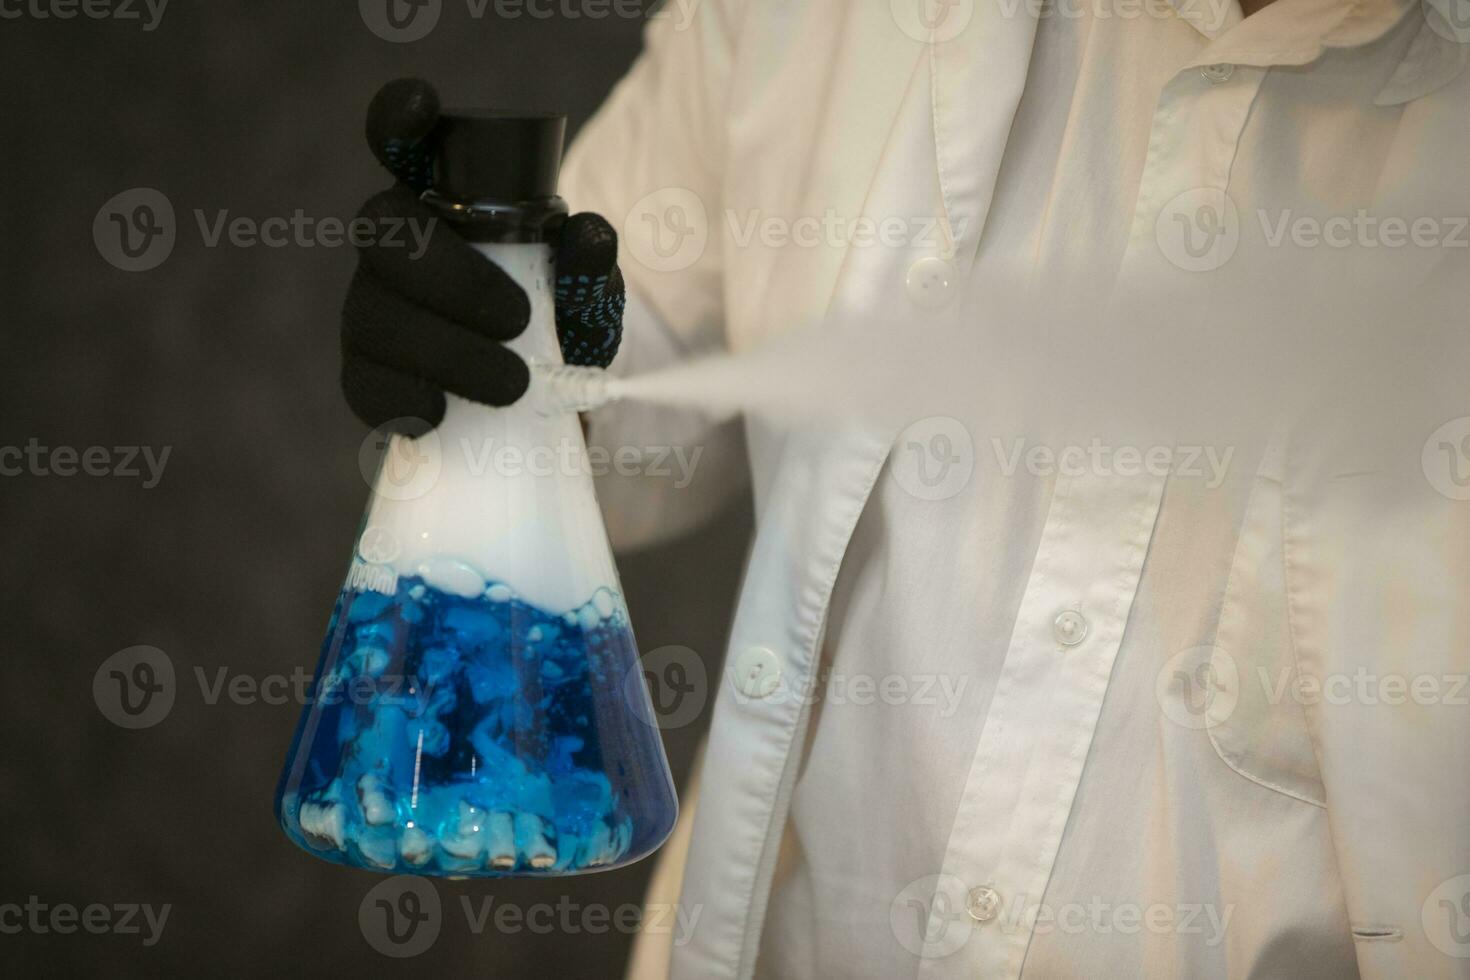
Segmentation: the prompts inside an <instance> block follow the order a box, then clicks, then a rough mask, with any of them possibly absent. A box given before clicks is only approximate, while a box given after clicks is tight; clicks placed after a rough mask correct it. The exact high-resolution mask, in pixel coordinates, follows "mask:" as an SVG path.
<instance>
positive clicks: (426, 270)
mask: <svg viewBox="0 0 1470 980" xmlns="http://www.w3.org/2000/svg"><path fill="white" fill-rule="evenodd" d="M438 118H439V97H438V95H437V94H436V93H435V92H434V89H433V87H432V86H430V85H429V84H428V83H427V82H423V81H420V80H418V79H400V80H398V81H395V82H390V83H388V84H387V85H385V86H383V88H382V89H380V90H379V91H378V94H377V95H376V96H374V97H373V101H372V104H371V106H369V108H368V119H367V139H368V144H369V145H370V146H371V147H372V151H373V155H374V156H376V157H377V158H378V161H379V162H380V163H382V164H383V166H385V167H386V168H387V169H388V171H389V172H390V173H392V174H393V176H394V177H395V178H396V179H397V183H395V184H394V185H393V187H391V188H389V189H388V190H386V191H383V192H382V193H380V194H376V195H374V196H373V197H372V198H370V199H369V200H368V202H367V203H366V204H365V205H364V206H363V208H362V211H361V212H360V216H361V217H365V218H367V219H369V220H370V221H372V222H373V223H374V227H375V228H384V227H388V225H386V224H385V222H386V221H387V220H389V219H392V220H394V221H398V222H414V224H413V225H400V227H418V228H425V227H432V228H433V233H432V234H431V235H430V237H429V241H428V244H427V246H425V248H424V250H423V253H422V254H421V255H419V256H418V257H417V258H411V257H410V255H411V254H412V252H413V250H411V249H407V248H403V247H401V244H400V246H398V247H394V246H384V245H376V244H370V245H368V246H366V247H364V248H361V249H359V261H358V267H357V274H356V275H355V276H354V277H353V279H352V285H351V286H350V287H349V289H348V292H347V302H346V304H345V306H344V308H343V310H342V391H343V393H344V394H345V395H346V396H347V403H348V405H349V406H351V408H352V411H353V413H354V414H356V415H357V417H358V418H360V419H361V420H362V421H364V422H366V423H367V424H368V425H369V426H372V427H375V428H376V427H378V426H382V425H385V424H386V423H389V422H390V421H393V420H401V419H412V420H415V421H414V422H400V423H398V424H397V425H395V426H393V428H395V429H398V430H401V431H406V432H407V433H408V434H409V435H415V436H417V435H420V434H422V432H425V431H428V430H429V429H432V428H433V427H434V426H437V425H438V424H439V422H440V421H441V420H442V419H443V418H444V407H445V404H444V393H445V392H446V391H448V392H452V393H454V394H456V395H460V396H461V397H464V398H468V399H470V400H472V401H477V402H482V403H484V404H486V405H497V406H498V405H509V404H511V403H512V402H514V401H516V399H518V398H520V397H521V395H523V394H524V393H525V391H526V387H527V386H528V385H529V383H530V372H529V370H528V368H527V367H526V364H525V362H524V361H522V360H521V359H520V357H518V356H517V355H515V354H514V353H512V352H511V351H509V350H507V349H506V348H505V347H504V346H503V341H506V340H510V339H511V338H513V337H516V336H519V335H520V333H521V331H522V330H524V329H525V328H526V324H527V323H528V321H529V319H530V311H531V306H530V301H529V300H528V299H527V297H526V294H525V291H524V290H522V289H521V288H520V286H518V285H517V284H516V283H515V282H514V281H513V280H512V279H511V278H510V277H509V276H507V275H506V274H505V273H504V272H502V271H501V269H500V268H499V267H498V266H496V265H495V263H493V262H491V261H490V260H489V259H486V258H485V257H484V256H482V255H481V254H479V253H478V252H476V251H475V250H474V249H473V248H471V247H470V245H469V244H468V243H467V242H465V241H464V239H462V238H460V237H459V236H458V235H457V234H455V233H454V230H453V228H452V227H450V226H449V224H448V223H447V222H446V221H445V220H444V219H443V217H442V216H441V215H439V214H438V213H437V212H436V211H434V210H432V209H431V208H429V207H428V206H427V205H425V204H423V203H422V202H421V201H420V200H419V195H420V194H421V193H422V192H423V191H424V190H425V189H426V188H427V187H428V186H429V182H430V180H431V177H432V164H433V156H434V147H433V132H434V127H435V123H436V122H437V121H438ZM436 218H437V219H438V220H434V219H436ZM431 221H433V224H432V225H431V224H430V222H431ZM400 237H401V236H400ZM556 248H557V251H556V285H555V298H556V327H557V334H558V336H559V337H560V340H561V348H562V355H563V357H564V358H565V359H566V362H567V363H568V364H580V365H591V366H595V367H606V366H607V365H608V364H610V363H611V362H612V359H613V357H614V355H616V354H617V351H618V343H619V341H620V340H621V339H622V331H623V303H624V295H623V277H622V273H621V272H619V270H618V266H617V254H618V247H617V233H616V232H614V231H613V229H612V226H611V225H609V224H608V223H607V222H606V221H604V220H603V219H602V218H601V217H599V216H598V215H595V214H588V213H584V214H576V215H572V216H571V217H569V218H568V219H566V222H565V223H564V224H563V226H562V228H561V231H560V233H559V241H558V242H557V245H556ZM414 430H417V431H414Z"/></svg>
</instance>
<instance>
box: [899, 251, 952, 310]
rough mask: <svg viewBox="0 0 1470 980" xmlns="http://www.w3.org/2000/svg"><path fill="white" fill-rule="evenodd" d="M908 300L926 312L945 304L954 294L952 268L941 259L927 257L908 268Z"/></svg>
mask: <svg viewBox="0 0 1470 980" xmlns="http://www.w3.org/2000/svg"><path fill="white" fill-rule="evenodd" d="M904 285H905V286H906V287H907V288H908V293H909V299H911V300H913V301H914V302H915V303H916V304H917V305H919V306H922V307H924V308H925V309H927V310H937V309H939V308H940V307H941V306H944V305H945V304H947V303H948V302H949V300H950V297H951V296H952V295H953V293H954V266H952V265H950V264H949V263H948V262H946V261H944V260H943V259H941V258H936V257H934V256H932V255H931V256H929V257H927V258H922V259H920V260H919V261H917V262H915V263H914V264H913V265H911V266H909V274H908V278H907V279H906V280H905V283H904Z"/></svg>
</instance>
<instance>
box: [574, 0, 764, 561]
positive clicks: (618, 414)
mask: <svg viewBox="0 0 1470 980" xmlns="http://www.w3.org/2000/svg"><path fill="white" fill-rule="evenodd" d="M741 6H742V3H741V0H713V2H700V3H696V4H689V3H677V2H674V3H667V4H664V5H663V6H662V8H660V11H659V13H658V14H656V15H655V16H653V17H652V19H651V20H650V22H649V25H648V27H647V29H646V31H645V35H644V51H643V53H642V54H641V55H640V56H639V58H638V59H637V61H636V62H635V63H634V64H633V66H632V68H631V69H630V70H629V72H628V74H627V75H626V76H625V77H624V78H623V79H622V81H620V82H619V83H618V84H617V86H616V87H615V88H614V89H613V91H612V93H611V95H610V96H609V97H608V99H607V101H606V102H605V103H604V104H603V106H602V107H601V108H600V109H599V110H598V112H597V113H596V114H595V115H594V116H593V118H592V119H591V120H590V121H589V122H588V123H587V124H586V126H585V127H584V128H583V129H582V131H581V133H580V134H579V136H578V138H577V139H576V140H575V142H574V143H573V145H572V147H571V149H570V151H569V152H568V154H567V159H566V163H565V165H564V167H563V169H562V178H561V188H562V194H563V196H565V197H566V199H567V201H568V204H569V205H570V207H571V209H572V210H573V211H574V212H575V211H596V212H597V213H599V214H601V215H603V216H604V217H606V218H607V220H608V221H609V222H611V223H612V225H613V227H614V228H616V229H617V231H618V237H619V249H618V262H619V266H620V268H621V269H622V272H623V277H624V280H625V282H626V284H627V290H628V309H627V314H626V316H625V318H624V330H623V342H622V348H621V350H620V352H619V355H618V358H617V360H616V361H615V362H614V364H613V367H612V368H611V370H612V371H613V373H614V374H615V375H621V376H631V375H638V374H645V373H648V372H651V371H657V370H660V369H662V368H666V367H669V366H671V365H673V364H675V363H677V362H679V361H683V360H686V359H689V358H695V357H699V356H701V355H706V354H711V353H715V352H718V351H722V350H723V349H724V348H725V346H726V345H725V324H724V316H723V312H724V288H725V286H724V276H723V262H722V261H721V242H720V237H719V235H718V234H717V233H716V230H717V224H716V222H714V221H713V220H712V217H711V216H714V215H718V214H719V213H720V212H721V209H722V205H721V187H722V181H723V169H722V168H723V160H724V125H725V119H726V112H725V99H726V96H727V92H728V90H729V76H730V70H731V63H732V57H733V54H732V53H733V48H734V42H735V32H736V29H737V25H738V23H739V16H740V7H741ZM671 208H672V209H674V210H672V211H671V210H670V209H671ZM689 229H694V235H695V237H694V238H692V239H689V238H685V237H676V236H684V235H687V233H688V231H689ZM655 236H658V237H657V238H655ZM679 243H682V244H679ZM671 249H672V250H674V254H672V255H671V254H669V252H670V250H671ZM588 442H589V450H590V452H591V453H592V454H593V455H592V461H593V469H594V471H595V472H597V474H598V478H597V484H598V486H597V492H598V497H599V499H600V501H601V502H602V506H603V510H604V513H605V516H606V518H607V523H608V531H609V534H610V535H611V537H612V540H613V544H614V547H616V548H619V549H628V548H635V547H641V546H645V545H649V544H653V543H657V542H658V541H660V540H664V539H667V538H670V537H673V536H676V535H677V534H680V533H682V532H685V531H687V530H690V529H692V528H693V527H695V526H697V525H698V524H700V523H701V522H703V521H704V520H705V519H706V518H708V517H709V516H711V515H713V514H714V513H716V512H718V511H719V510H720V508H721V507H722V505H723V504H724V503H725V502H726V501H728V500H730V499H732V498H733V497H734V496H736V495H737V494H738V492H739V491H740V490H741V488H742V487H743V486H744V484H745V481H746V480H747V463H746V455H745V449H744V442H743V439H742V438H741V432H740V428H739V425H738V423H736V422H733V421H730V420H728V419H726V420H721V419H717V418H715V417H712V416H708V415H706V414H704V413H701V412H699V411H698V410H695V409H688V408H674V407H667V406H663V407H654V406H648V405H642V404H638V403H635V402H631V401H629V402H623V403H619V404H615V405H611V406H608V407H606V408H604V409H602V410H599V411H597V412H594V413H592V414H591V415H590V416H589V417H588Z"/></svg>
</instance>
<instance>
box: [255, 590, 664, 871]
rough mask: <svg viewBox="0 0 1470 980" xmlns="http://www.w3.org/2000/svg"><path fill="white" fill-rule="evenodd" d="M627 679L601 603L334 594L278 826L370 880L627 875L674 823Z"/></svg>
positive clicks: (610, 616)
mask: <svg viewBox="0 0 1470 980" xmlns="http://www.w3.org/2000/svg"><path fill="white" fill-rule="evenodd" d="M641 684H642V677H641V674H639V672H638V654H637V649H636V647H635V645H634V641H633V634H632V631H631V629H630V628H629V625H628V620H627V615H626V612H625V610H624V608H623V605H622V602H621V600H620V599H619V598H618V597H617V596H616V595H615V594H613V593H611V592H610V591H609V590H602V591H600V592H599V593H598V594H597V595H596V596H594V597H593V598H592V599H591V600H589V601H588V602H587V603H586V604H585V605H584V606H582V607H581V608H579V609H576V610H572V611H569V612H567V613H564V614H561V615H557V614H552V613H548V612H546V611H543V610H541V609H538V608H537V607H535V606H533V605H531V604H529V603H527V602H525V601H523V600H521V599H519V598H517V597H516V596H514V595H513V593H512V592H511V590H510V589H509V588H508V587H506V586H504V585H491V586H490V587H488V588H487V589H486V590H485V592H484V593H482V594H480V595H478V596H475V597H470V598H466V597H464V596H461V595H456V594H451V593H448V592H445V591H442V590H440V589H436V588H434V587H432V586H431V585H429V584H428V583H427V582H425V581H424V580H422V579H420V578H416V577H407V578H404V579H401V580H399V581H398V582H397V583H396V586H395V587H394V588H393V590H392V592H391V594H383V593H380V592H374V591H356V590H354V589H347V590H344V591H343V592H342V594H341V596H340V597H339V599H338V601H337V605H336V608H335V610H334V612H333V616H332V622H331V626H330V628H329V630H328V635H327V639H326V643H325V648H324V651H323V656H322V662H321V665H320V667H319V669H318V673H317V680H316V685H315V690H314V693H313V705H312V707H311V710H309V711H308V712H306V713H305V714H304V715H303V717H302V719H301V723H300V726H299V728H298V730H297V734H296V740H295V743H294V744H293V747H292V750H291V759H292V761H291V764H290V765H289V767H288V769H287V771H286V773H285V774H284V777H283V780H282V785H281V790H280V793H279V794H278V798H277V810H278V816H279V818H280V820H281V823H282V825H283V826H284V827H285V829H286V832H287V834H288V836H290V837H291V839H292V840H294V841H295V842H296V843H297V844H298V845H300V846H302V847H303V848H306V849H307V850H309V851H311V852H313V853H315V854H317V855H319V856H321V857H323V858H326V859H327V860H331V861H335V862H338V863H341V864H346V865H350V866H354V867H360V868H368V869H372V870H376V871H383V872H391V873H410V874H431V875H446V876H466V877H477V876H497V875H521V876H524V875H561V874H575V873H578V872H586V871H596V870H604V869H607V868H612V867H617V866H619V865H623V864H627V863H629V862H631V861H635V860H637V859H638V858H640V857H642V856H644V855H646V854H648V853H650V852H651V851H652V850H654V849H655V848H656V847H657V846H658V845H659V844H660V843H662V841H663V840H664V838H665V837H666V836H667V835H668V833H669V831H670V830H671V829H672V827H673V822H674V819H675V817H676V815H677V810H676V804H675V803H674V797H673V794H672V787H671V786H670V785H669V782H668V780H669V777H668V771H667V764H666V763H665V761H664V757H663V751H662V747H661V745H660V743H659V742H658V740H657V739H658V736H657V728H656V726H655V725H654V723H653V721H652V717H651V715H650V714H649V713H648V709H647V707H646V702H645V701H644V700H643V699H642V697H640V696H638V695H639V694H641V691H642V687H641ZM630 691H631V692H634V696H632V697H630V696H629V692H630ZM650 736H652V737H650Z"/></svg>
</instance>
